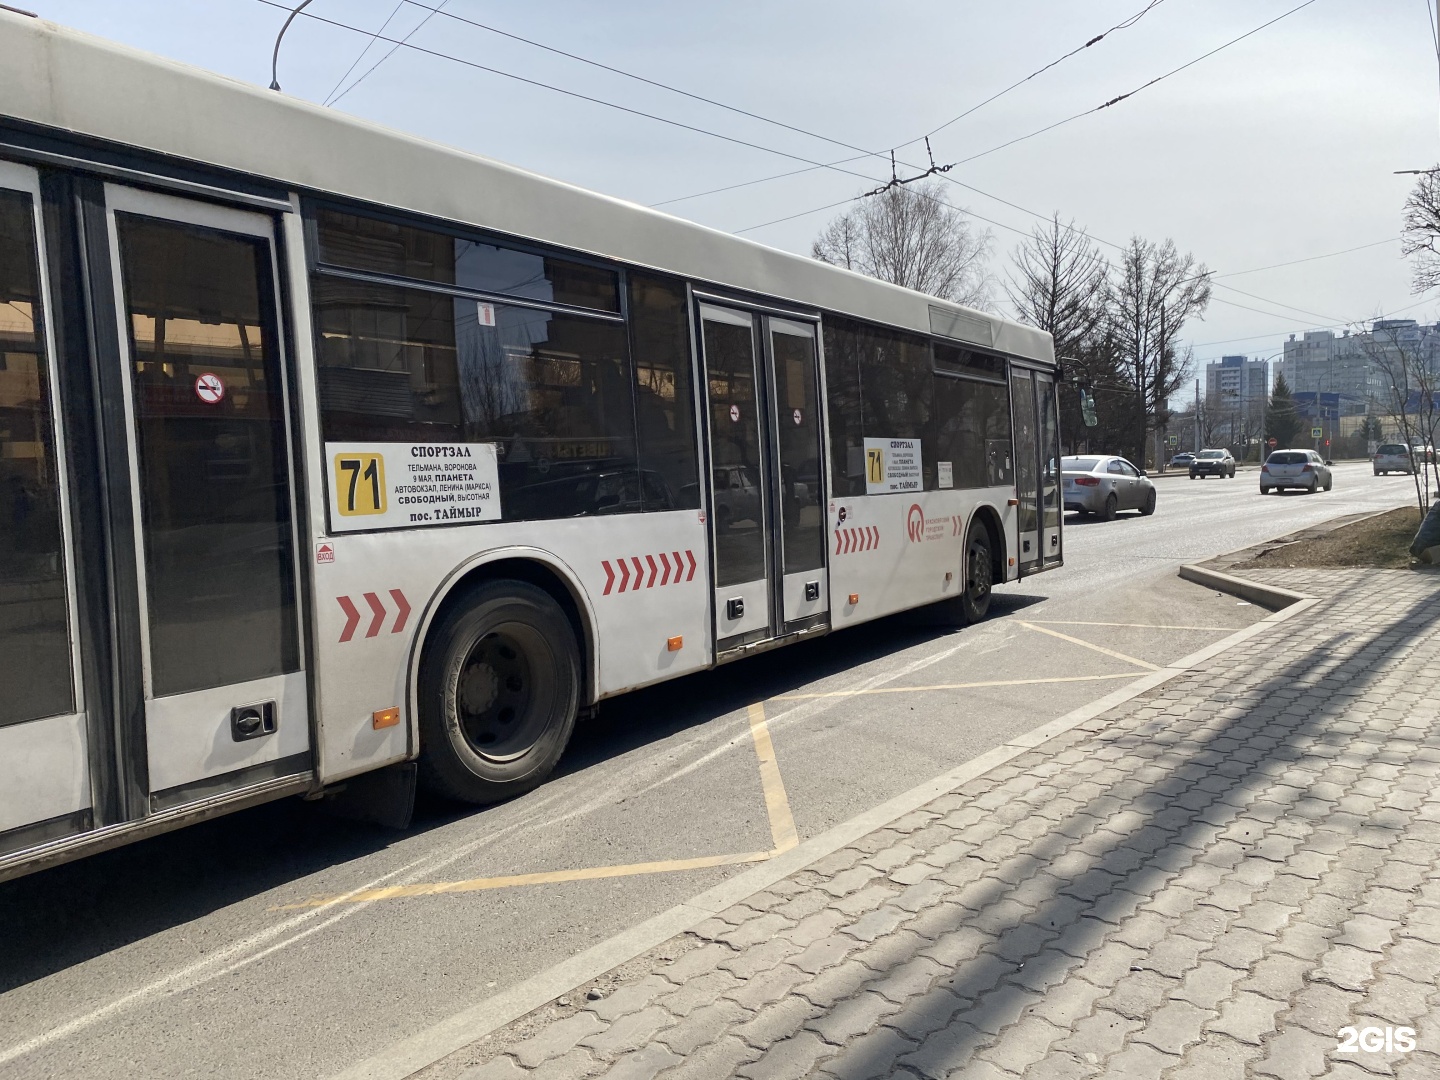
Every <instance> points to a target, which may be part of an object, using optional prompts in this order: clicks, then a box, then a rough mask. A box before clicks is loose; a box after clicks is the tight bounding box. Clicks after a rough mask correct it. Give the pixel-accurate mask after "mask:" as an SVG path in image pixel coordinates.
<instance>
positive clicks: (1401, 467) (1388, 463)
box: [1372, 443, 1424, 476]
mask: <svg viewBox="0 0 1440 1080" xmlns="http://www.w3.org/2000/svg"><path fill="white" fill-rule="evenodd" d="M1416 458H1420V460H1422V461H1423V460H1424V458H1423V451H1415V450H1411V448H1410V447H1408V446H1406V445H1405V444H1404V443H1385V444H1384V445H1383V446H1381V447H1380V448H1379V449H1378V450H1376V451H1375V458H1374V461H1373V462H1372V464H1373V465H1374V466H1375V475H1376V476H1386V475H1389V474H1390V473H1392V472H1403V473H1412V472H1414V471H1415V460H1416Z"/></svg>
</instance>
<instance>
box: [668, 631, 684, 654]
mask: <svg viewBox="0 0 1440 1080" xmlns="http://www.w3.org/2000/svg"><path fill="white" fill-rule="evenodd" d="M684 647H685V638H684V637H683V636H682V635H680V634H676V635H675V636H674V637H672V638H666V639H665V651H666V652H679V651H680V650H681V649H683V648H684Z"/></svg>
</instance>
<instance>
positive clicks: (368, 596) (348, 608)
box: [335, 589, 413, 645]
mask: <svg viewBox="0 0 1440 1080" xmlns="http://www.w3.org/2000/svg"><path fill="white" fill-rule="evenodd" d="M388 592H389V593H390V599H391V600H393V601H394V602H395V625H394V626H392V627H391V628H390V632H391V633H392V634H398V633H400V632H401V631H403V630H404V629H405V627H406V626H408V625H409V624H410V613H411V611H412V610H413V609H412V608H411V607H410V601H409V600H407V599H406V598H405V593H404V592H402V591H401V590H400V589H390V590H388ZM360 596H361V599H363V600H364V601H365V604H366V606H367V607H369V608H370V625H369V626H368V627H366V629H365V636H366V637H367V638H373V637H379V636H380V631H381V630H383V629H384V628H385V620H386V619H387V618H389V616H390V610H389V609H388V608H387V607H386V606H385V601H384V600H382V599H381V598H380V594H379V593H373V592H367V593H361V594H360ZM335 602H336V603H337V604H339V605H340V610H341V611H343V612H344V613H345V625H344V627H342V628H341V630H340V638H339V641H340V644H342V645H343V644H344V643H345V642H347V641H351V640H353V639H354V637H355V631H356V630H358V629H359V627H360V618H361V615H360V606H359V605H358V604H356V603H355V601H354V600H352V599H351V598H350V597H348V596H337V597H336V598H335Z"/></svg>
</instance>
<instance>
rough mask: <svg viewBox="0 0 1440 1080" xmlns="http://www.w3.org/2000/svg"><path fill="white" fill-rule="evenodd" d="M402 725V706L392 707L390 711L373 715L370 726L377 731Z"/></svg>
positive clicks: (385, 710)
mask: <svg viewBox="0 0 1440 1080" xmlns="http://www.w3.org/2000/svg"><path fill="white" fill-rule="evenodd" d="M398 723H400V706H399V705H392V706H391V707H390V708H388V709H381V710H380V711H379V712H377V713H371V715H370V726H371V727H372V728H374V729H375V730H376V731H379V730H380V729H381V728H387V727H394V726H395V725H396V724H398Z"/></svg>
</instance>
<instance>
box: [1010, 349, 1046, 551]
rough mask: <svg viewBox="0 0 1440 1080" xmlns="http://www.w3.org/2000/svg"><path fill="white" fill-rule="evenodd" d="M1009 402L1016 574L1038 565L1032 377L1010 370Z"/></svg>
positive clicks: (1037, 433)
mask: <svg viewBox="0 0 1440 1080" xmlns="http://www.w3.org/2000/svg"><path fill="white" fill-rule="evenodd" d="M1010 401H1011V409H1012V410H1013V417H1012V419H1013V427H1014V431H1015V497H1016V499H1017V500H1018V501H1019V505H1018V506H1017V507H1016V511H1017V513H1018V521H1017V523H1016V531H1017V532H1018V533H1019V535H1020V573H1021V575H1022V576H1023V575H1024V574H1025V573H1027V572H1029V571H1032V570H1035V569H1038V568H1039V565H1040V430H1039V427H1040V425H1039V416H1038V413H1037V411H1036V408H1035V375H1034V373H1033V372H1031V371H1029V370H1027V369H1025V368H1019V367H1012V368H1011V369H1010Z"/></svg>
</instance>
